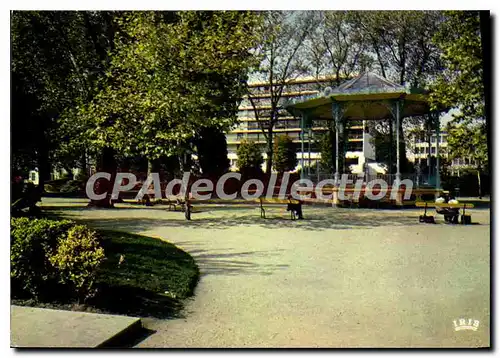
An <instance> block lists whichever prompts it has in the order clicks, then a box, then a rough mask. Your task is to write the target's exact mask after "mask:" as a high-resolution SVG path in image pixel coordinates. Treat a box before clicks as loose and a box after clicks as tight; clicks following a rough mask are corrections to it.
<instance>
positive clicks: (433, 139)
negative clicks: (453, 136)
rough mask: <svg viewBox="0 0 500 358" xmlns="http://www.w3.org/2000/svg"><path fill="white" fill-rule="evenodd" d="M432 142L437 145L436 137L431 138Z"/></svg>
mask: <svg viewBox="0 0 500 358" xmlns="http://www.w3.org/2000/svg"><path fill="white" fill-rule="evenodd" d="M431 142H432V143H436V136H435V135H433V136H431Z"/></svg>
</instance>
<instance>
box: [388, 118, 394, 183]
mask: <svg viewBox="0 0 500 358" xmlns="http://www.w3.org/2000/svg"><path fill="white" fill-rule="evenodd" d="M393 139H394V138H393V134H392V119H389V175H391V174H392V142H393ZM389 180H391V179H389ZM391 185H392V181H391Z"/></svg>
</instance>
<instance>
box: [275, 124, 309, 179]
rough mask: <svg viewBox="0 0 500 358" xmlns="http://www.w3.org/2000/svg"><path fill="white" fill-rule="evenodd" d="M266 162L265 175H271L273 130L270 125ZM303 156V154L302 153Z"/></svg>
mask: <svg viewBox="0 0 500 358" xmlns="http://www.w3.org/2000/svg"><path fill="white" fill-rule="evenodd" d="M266 154H267V161H266V174H267V175H271V171H272V170H273V130H272V127H271V125H270V126H269V130H268V131H267V151H266ZM302 155H304V153H302Z"/></svg>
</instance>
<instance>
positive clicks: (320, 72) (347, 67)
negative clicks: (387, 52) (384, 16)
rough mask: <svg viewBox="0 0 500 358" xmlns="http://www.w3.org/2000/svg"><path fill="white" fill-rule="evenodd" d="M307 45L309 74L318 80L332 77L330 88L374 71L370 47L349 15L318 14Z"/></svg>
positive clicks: (339, 13) (324, 12)
mask: <svg viewBox="0 0 500 358" xmlns="http://www.w3.org/2000/svg"><path fill="white" fill-rule="evenodd" d="M313 19H314V20H313V21H314V26H313V27H312V29H311V31H310V32H309V34H308V37H307V39H306V41H305V44H306V48H307V52H306V54H305V56H306V57H307V58H308V61H309V63H308V72H309V73H310V74H311V75H312V76H314V77H315V78H316V79H318V78H319V77H322V76H328V77H330V79H331V81H330V85H331V86H339V85H340V84H341V83H342V82H343V81H344V80H346V79H349V78H351V77H352V76H354V75H356V74H357V73H360V72H363V71H364V70H366V69H367V68H369V67H371V63H372V62H373V59H372V58H371V57H370V56H368V54H367V50H368V45H367V43H366V41H364V40H363V38H362V35H363V33H362V32H359V31H356V27H355V22H354V20H355V17H354V14H353V13H352V12H349V11H318V12H315V13H314V17H313Z"/></svg>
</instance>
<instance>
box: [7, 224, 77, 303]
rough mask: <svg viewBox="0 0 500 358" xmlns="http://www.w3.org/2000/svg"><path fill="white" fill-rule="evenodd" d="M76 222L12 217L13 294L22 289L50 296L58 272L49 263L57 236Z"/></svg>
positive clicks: (39, 295) (65, 233) (65, 232)
mask: <svg viewBox="0 0 500 358" xmlns="http://www.w3.org/2000/svg"><path fill="white" fill-rule="evenodd" d="M74 225H75V224H74V223H73V222H71V221H68V220H63V221H54V220H47V219H34V220H33V219H29V218H12V220H11V231H10V235H11V236H10V237H11V254H10V262H11V278H12V289H13V293H21V292H16V291H22V292H24V293H28V294H29V295H31V296H33V297H35V298H37V299H41V298H44V297H46V296H47V295H50V293H51V290H52V288H53V286H54V285H57V281H58V275H57V272H56V270H55V268H54V267H53V266H52V264H51V263H50V262H49V257H50V256H51V255H52V253H53V251H54V250H55V249H56V246H57V243H58V240H59V239H62V238H64V237H66V235H67V231H68V229H69V228H71V227H72V226H74Z"/></svg>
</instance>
